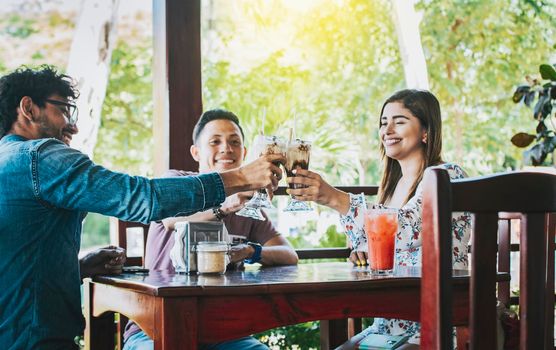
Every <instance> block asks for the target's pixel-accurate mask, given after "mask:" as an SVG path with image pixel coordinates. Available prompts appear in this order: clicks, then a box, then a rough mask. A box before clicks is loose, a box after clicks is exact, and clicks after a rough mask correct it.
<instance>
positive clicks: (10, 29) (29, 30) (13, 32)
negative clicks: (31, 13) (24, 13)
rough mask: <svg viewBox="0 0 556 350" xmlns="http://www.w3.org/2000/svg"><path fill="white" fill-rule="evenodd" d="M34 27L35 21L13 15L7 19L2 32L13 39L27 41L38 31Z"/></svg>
mask: <svg viewBox="0 0 556 350" xmlns="http://www.w3.org/2000/svg"><path fill="white" fill-rule="evenodd" d="M35 25H36V20H34V19H32V18H24V17H21V16H19V15H16V14H14V15H11V16H8V17H7V20H6V23H5V27H4V29H3V30H2V32H3V33H5V34H7V35H9V36H11V37H14V38H19V39H27V38H28V37H29V36H31V35H33V34H35V33H37V32H38V31H39V30H38V29H37V28H35Z"/></svg>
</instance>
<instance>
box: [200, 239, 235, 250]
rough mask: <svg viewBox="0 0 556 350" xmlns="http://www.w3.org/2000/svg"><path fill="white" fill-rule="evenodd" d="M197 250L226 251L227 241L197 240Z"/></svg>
mask: <svg viewBox="0 0 556 350" xmlns="http://www.w3.org/2000/svg"><path fill="white" fill-rule="evenodd" d="M197 251H198V252H227V251H228V242H223V241H218V242H205V241H203V242H199V243H197Z"/></svg>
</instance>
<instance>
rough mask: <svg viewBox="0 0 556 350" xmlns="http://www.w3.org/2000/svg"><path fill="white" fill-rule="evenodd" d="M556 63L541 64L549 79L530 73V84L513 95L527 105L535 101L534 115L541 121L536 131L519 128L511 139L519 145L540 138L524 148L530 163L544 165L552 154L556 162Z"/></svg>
mask: <svg viewBox="0 0 556 350" xmlns="http://www.w3.org/2000/svg"><path fill="white" fill-rule="evenodd" d="M555 67H556V66H551V65H549V64H541V65H540V67H539V71H540V74H541V78H542V79H544V80H548V82H545V83H543V82H542V81H541V80H539V79H536V78H530V77H526V79H527V82H528V84H524V85H520V86H518V87H517V89H516V90H515V92H514V95H513V101H514V102H515V103H521V102H523V104H525V105H526V106H527V107H531V106H533V104H534V107H533V119H534V120H535V122H536V123H537V127H536V130H535V131H536V134H529V133H525V132H519V133H517V134H515V135H514V136H513V137H512V140H511V141H512V143H513V144H514V145H515V146H517V147H523V148H524V147H527V146H529V145H530V144H531V143H533V141H536V143H535V144H534V145H533V147H531V148H529V149H528V150H526V151H525V152H523V161H524V164H526V165H543V164H545V162H546V158H547V156H548V155H549V154H552V163H554V148H555V147H556V134H555V132H554V129H555V127H554V122H553V118H556V113H555V114H554V115H552V107H553V106H554V105H555V104H556V69H555ZM535 100H536V103H534V102H535ZM547 124H548V125H547Z"/></svg>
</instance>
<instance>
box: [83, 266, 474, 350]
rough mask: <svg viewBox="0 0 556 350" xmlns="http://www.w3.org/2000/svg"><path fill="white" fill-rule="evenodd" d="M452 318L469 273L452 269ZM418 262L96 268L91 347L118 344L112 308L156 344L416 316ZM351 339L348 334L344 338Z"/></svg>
mask: <svg viewBox="0 0 556 350" xmlns="http://www.w3.org/2000/svg"><path fill="white" fill-rule="evenodd" d="M454 276H455V279H454V280H455V282H454V293H455V298H454V300H456V305H454V324H456V325H461V324H466V323H467V310H468V293H467V291H468V275H467V272H466V271H454ZM419 302H420V269H419V268H410V267H408V268H401V267H400V268H398V269H397V271H396V273H395V275H394V276H392V277H375V276H371V275H370V274H369V273H368V269H367V268H362V267H353V266H352V265H351V264H350V263H344V262H340V263H314V264H300V265H298V266H284V267H266V268H262V267H261V268H253V267H248V268H247V270H245V271H229V272H227V273H226V274H225V275H218V276H211V275H184V274H170V273H166V272H158V271H151V272H150V273H149V274H122V275H117V276H98V277H95V278H94V280H90V279H89V280H86V282H85V316H86V319H87V328H86V331H85V344H86V349H114V327H113V324H114V318H113V312H119V313H122V314H124V315H126V316H128V317H129V318H130V319H132V320H134V321H135V322H136V323H137V324H138V325H139V326H140V327H141V328H142V329H143V330H144V331H145V332H146V333H147V334H148V335H149V336H150V337H151V338H152V339H153V340H154V343H155V349H157V350H159V349H165V350H166V349H197V343H198V342H200V343H213V342H220V341H224V340H230V339H235V338H239V337H242V336H246V335H250V334H253V333H256V332H261V331H264V330H268V329H271V328H275V327H278V326H284V325H289V324H295V323H301V322H307V321H314V320H334V319H346V318H348V317H365V316H377V317H388V318H402V319H406V320H415V321H418V320H419V312H420V310H419ZM346 340H347V339H346Z"/></svg>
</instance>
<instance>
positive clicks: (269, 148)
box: [236, 135, 286, 221]
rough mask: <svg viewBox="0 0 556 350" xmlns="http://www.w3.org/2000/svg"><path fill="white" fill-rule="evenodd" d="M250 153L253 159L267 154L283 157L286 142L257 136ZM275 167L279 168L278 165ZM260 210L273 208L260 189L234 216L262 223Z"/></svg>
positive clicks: (263, 189) (263, 218)
mask: <svg viewBox="0 0 556 350" xmlns="http://www.w3.org/2000/svg"><path fill="white" fill-rule="evenodd" d="M250 153H251V154H252V155H254V157H253V158H256V157H262V156H266V155H269V154H282V155H285V154H286V141H285V140H284V139H282V138H280V137H277V136H266V135H257V137H256V138H255V142H254V143H253V147H252V149H251V152H250ZM276 165H277V166H279V165H280V164H276ZM261 208H266V209H271V208H274V206H273V205H272V203H271V202H270V200H269V199H268V194H267V193H266V189H265V188H262V189H260V190H258V191H257V192H255V194H254V195H253V198H251V199H250V200H249V202H247V203H246V204H245V207H243V208H242V209H241V210H240V211H238V212H237V213H236V214H237V215H240V216H245V217H249V218H253V219H257V220H263V221H264V220H265V217H264V216H263V214H262V212H261Z"/></svg>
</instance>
